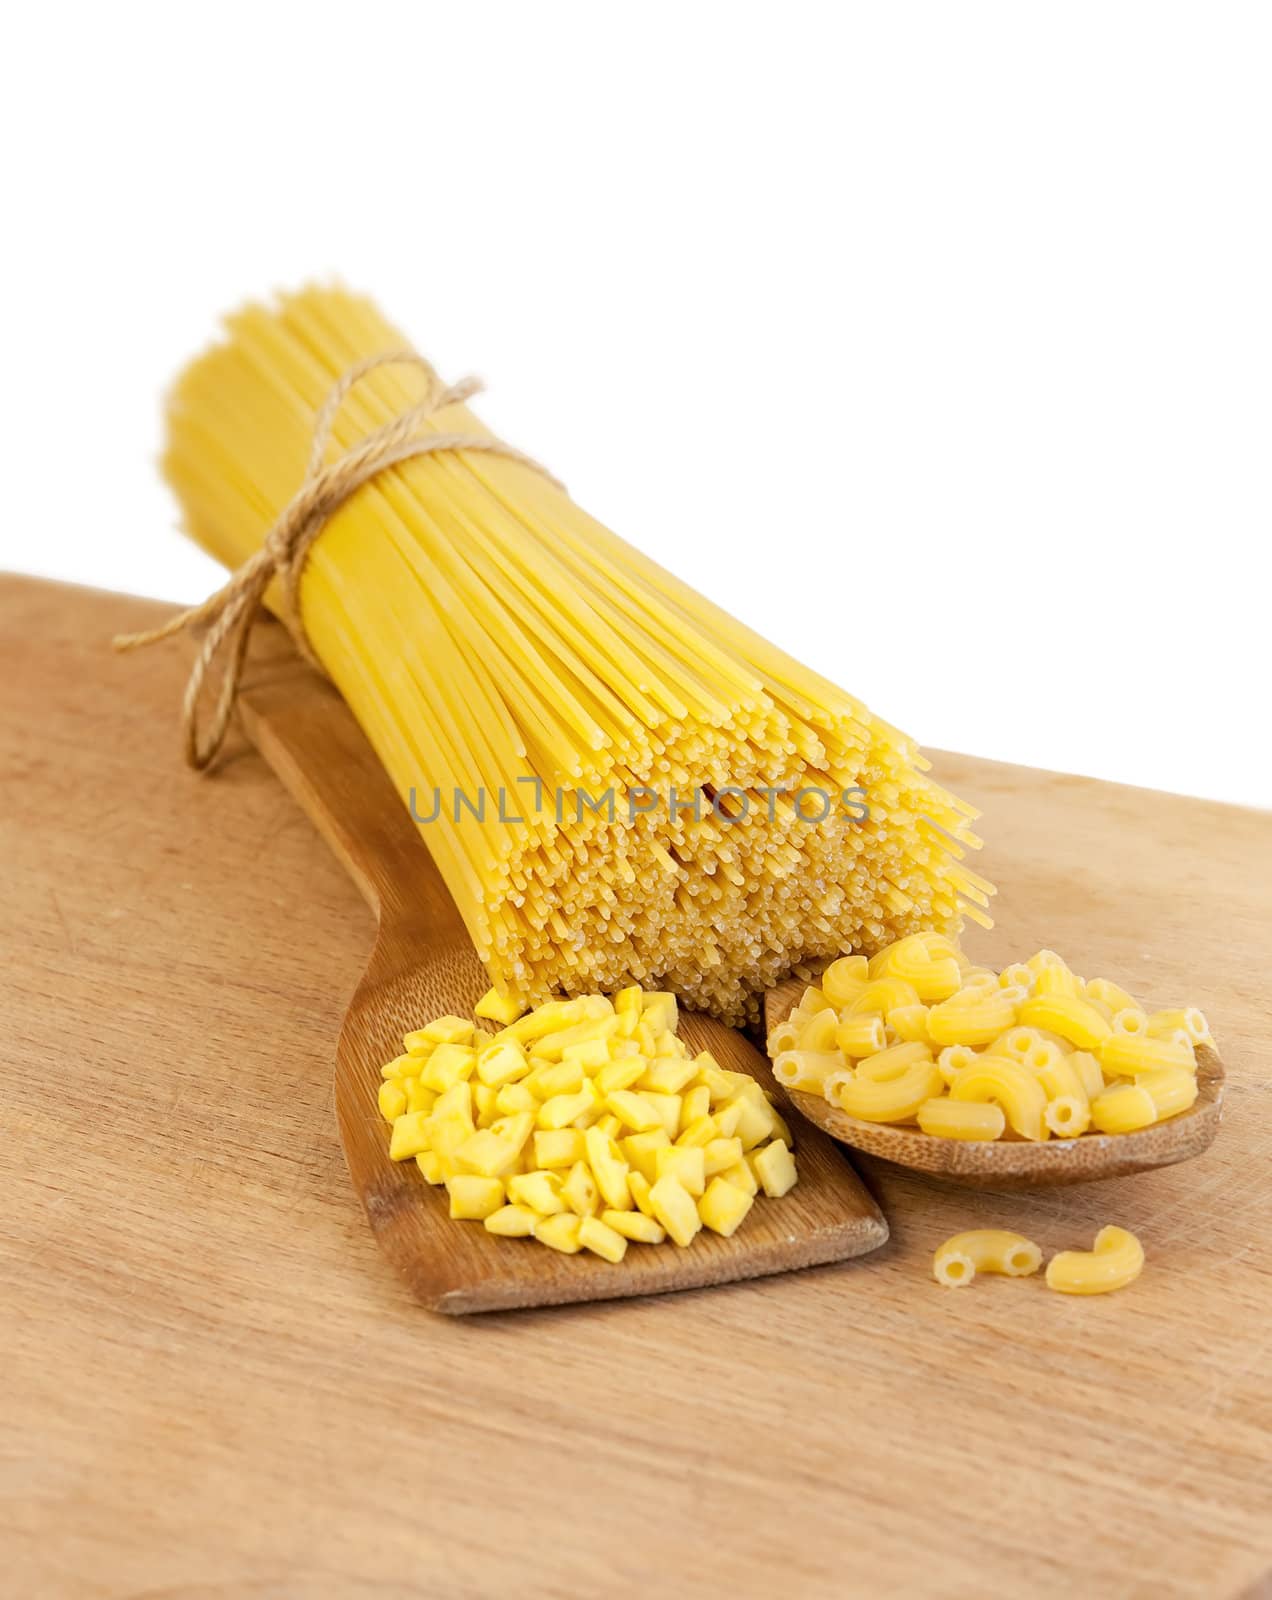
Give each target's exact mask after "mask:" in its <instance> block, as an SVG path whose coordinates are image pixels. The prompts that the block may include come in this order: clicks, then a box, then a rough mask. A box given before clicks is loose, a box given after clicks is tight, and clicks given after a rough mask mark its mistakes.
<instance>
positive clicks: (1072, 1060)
mask: <svg viewBox="0 0 1272 1600" xmlns="http://www.w3.org/2000/svg"><path fill="white" fill-rule="evenodd" d="M1069 1065H1070V1066H1071V1067H1072V1068H1073V1070H1074V1071H1075V1072H1076V1073H1077V1075H1078V1079H1079V1081H1080V1082H1081V1084H1082V1093H1083V1094H1084V1095H1086V1097H1087V1099H1088V1100H1094V1099H1095V1097H1096V1095H1097V1094H1103V1093H1104V1074H1103V1072H1101V1071H1100V1063H1099V1062H1098V1061H1097V1060H1096V1059H1095V1057H1094V1056H1093V1055H1092V1054H1091V1052H1090V1051H1089V1050H1075V1051H1074V1052H1073V1054H1072V1055H1071V1056H1070V1057H1069Z"/></svg>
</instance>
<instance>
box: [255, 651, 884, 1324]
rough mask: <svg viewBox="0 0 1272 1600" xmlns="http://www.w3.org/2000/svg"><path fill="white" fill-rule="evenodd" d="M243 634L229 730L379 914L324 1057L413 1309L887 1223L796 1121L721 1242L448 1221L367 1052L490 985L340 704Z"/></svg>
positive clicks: (631, 1290)
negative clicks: (598, 1237) (606, 1246)
mask: <svg viewBox="0 0 1272 1600" xmlns="http://www.w3.org/2000/svg"><path fill="white" fill-rule="evenodd" d="M257 633H258V636H259V637H260V638H261V644H260V645H259V646H257V647H255V648H254V650H253V663H252V667H251V670H250V673H249V676H248V679H247V682H246V686H245V687H244V689H243V691H242V693H241V695H240V699H239V705H240V707H241V710H242V715H243V721H244V725H245V727H246V729H247V732H248V734H249V736H250V737H251V739H252V740H253V741H254V743H255V744H256V746H257V748H258V749H259V750H260V752H261V754H262V755H263V756H264V757H265V759H266V760H267V761H268V762H269V764H270V765H271V766H272V767H273V769H274V771H275V772H276V773H277V774H278V776H279V777H280V778H281V779H282V781H283V782H284V784H285V785H286V786H287V788H288V789H289V790H290V791H291V793H292V794H293V795H294V796H295V798H296V799H297V800H298V801H299V802H300V804H301V806H302V807H303V808H304V810H305V811H306V812H307V813H308V814H309V816H310V818H311V819H312V820H313V822H314V823H315V824H316V825H317V827H318V830H319V832H320V833H321V834H322V835H323V837H324V838H325V839H326V840H327V842H328V844H330V846H331V847H332V849H333V850H334V851H335V853H336V855H337V856H338V857H339V858H340V860H341V861H343V862H344V864H345V866H346V867H347V868H348V870H349V872H350V874H351V875H352V876H353V878H354V881H355V882H356V883H357V885H358V887H359V888H360V889H361V890H362V893H363V894H364V896H365V897H366V899H367V900H368V901H369V902H370V904H371V906H372V908H373V909H374V910H375V912H376V913H377V916H378V921H379V930H378V936H377V938H376V942H375V946H374V948H373V950H372V952H371V958H370V961H369V963H368V965H367V969H366V972H365V973H364V974H363V978H362V982H361V983H360V984H359V986H358V989H357V991H356V993H355V994H354V997H353V1000H352V1002H351V1004H350V1006H349V1010H348V1012H347V1013H346V1016H345V1019H344V1026H343V1028H342V1030H341V1034H340V1042H339V1044H338V1046H337V1050H336V1084H335V1088H336V1115H337V1119H338V1122H339V1127H340V1139H341V1143H342V1144H343V1146H344V1153H345V1160H346V1161H347V1163H348V1166H349V1175H350V1177H351V1178H352V1179H353V1186H354V1188H355V1189H356V1190H357V1192H358V1196H359V1198H360V1199H361V1201H362V1204H363V1206H364V1207H365V1209H366V1214H367V1219H368V1221H369V1222H370V1224H371V1229H372V1232H373V1233H374V1234H375V1237H376V1239H377V1240H378V1241H379V1244H380V1246H381V1248H382V1249H383V1250H384V1251H385V1253H386V1254H387V1255H388V1257H389V1259H390V1260H391V1261H392V1262H393V1263H394V1265H395V1266H396V1267H397V1268H398V1270H399V1271H400V1272H401V1273H402V1274H403V1276H404V1277H405V1278H406V1280H407V1283H408V1284H409V1285H410V1287H411V1289H412V1290H413V1292H414V1293H415V1294H416V1295H417V1296H418V1297H419V1299H420V1300H422V1301H423V1302H424V1304H425V1305H427V1306H429V1307H431V1308H432V1309H433V1310H435V1311H444V1312H449V1313H452V1314H461V1313H465V1312H471V1311H496V1310H507V1309H513V1308H516V1307H520V1306H542V1305H555V1304H561V1303H564V1302H566V1301H576V1300H602V1299H610V1298H615V1297H618V1296H623V1295H634V1294H657V1293H661V1292H662V1291H664V1290H668V1289H689V1288H697V1287H700V1286H702V1285H704V1284H712V1283H727V1282H730V1281H732V1280H734V1279H739V1278H755V1277H761V1276H763V1275H764V1274H766V1273H772V1272H785V1271H787V1270H788V1269H790V1268H793V1267H808V1266H814V1265H817V1264H819V1263H823V1262H828V1261H842V1260H845V1259H847V1258H848V1257H850V1256H857V1255H861V1254H864V1253H865V1252H866V1251H869V1250H874V1249H876V1248H877V1247H878V1246H879V1245H881V1244H883V1243H884V1242H885V1240H886V1239H887V1237H888V1226H887V1223H886V1222H885V1221H884V1219H883V1215H882V1213H881V1212H880V1210H879V1208H878V1206H877V1205H876V1204H875V1202H874V1200H873V1199H872V1198H871V1197H870V1195H869V1194H868V1193H867V1191H866V1190H865V1189H864V1188H863V1187H862V1184H861V1182H860V1180H859V1179H858V1177H857V1175H856V1173H855V1172H854V1171H853V1170H852V1168H851V1167H850V1166H849V1165H848V1162H847V1160H846V1159H845V1158H844V1156H843V1154H842V1152H841V1151H839V1150H837V1149H836V1148H835V1146H834V1145H833V1144H832V1143H831V1141H830V1140H829V1139H827V1138H826V1137H825V1136H824V1135H823V1134H821V1133H819V1132H818V1131H817V1129H815V1128H812V1127H809V1126H807V1125H806V1124H805V1123H803V1122H802V1121H800V1119H799V1118H798V1117H795V1118H794V1122H795V1128H794V1132H795V1139H796V1146H797V1161H798V1164H799V1182H798V1184H797V1185H796V1186H795V1188H794V1189H793V1190H792V1191H791V1192H790V1193H789V1194H788V1195H785V1196H784V1197H783V1198H782V1199H781V1200H765V1199H763V1198H761V1199H760V1200H759V1201H757V1203H756V1205H755V1206H754V1208H753V1209H752V1211H751V1213H750V1215H749V1216H748V1217H747V1218H746V1220H745V1221H744V1222H743V1224H742V1226H741V1227H740V1228H739V1230H738V1232H737V1233H736V1234H734V1235H733V1237H732V1238H731V1239H722V1238H720V1237H719V1236H718V1235H716V1234H712V1233H709V1232H707V1231H706V1230H704V1231H703V1232H702V1233H701V1234H699V1235H698V1237H697V1238H696V1239H695V1240H694V1242H693V1244H692V1245H690V1247H689V1248H688V1249H685V1250H682V1249H680V1248H678V1247H677V1246H675V1245H673V1244H671V1243H667V1244H662V1245H655V1246H648V1245H633V1246H632V1247H631V1248H630V1249H629V1250H628V1252H627V1255H626V1257H625V1259H624V1260H623V1261H622V1262H621V1263H620V1264H619V1265H617V1266H614V1265H611V1264H610V1263H609V1262H606V1261H602V1260H600V1259H599V1258H598V1257H596V1256H594V1255H592V1254H590V1253H589V1252H583V1253H581V1254H579V1255H574V1256H566V1255H561V1254H559V1253H558V1252H556V1251H554V1250H549V1249H546V1248H545V1247H544V1246H543V1245H539V1244H535V1243H534V1242H533V1240H526V1239H499V1238H496V1237H494V1236H493V1235H491V1234H488V1233H486V1232H485V1230H484V1229H483V1228H482V1227H481V1226H480V1225H479V1224H477V1223H472V1222H454V1221H452V1220H451V1218H450V1217H449V1216H448V1214H447V1197H446V1191H445V1189H442V1188H430V1187H429V1185H428V1184H427V1183H425V1181H424V1179H423V1178H422V1176H421V1175H420V1173H419V1171H418V1170H417V1168H416V1166H415V1163H414V1162H413V1161H407V1162H401V1163H397V1162H392V1161H390V1160H389V1155H388V1129H387V1127H386V1125H385V1123H384V1121H383V1119H382V1118H381V1116H380V1114H379V1111H378V1109H377V1106H376V1094H377V1092H378V1090H379V1087H380V1081H381V1080H380V1065H381V1063H382V1062H384V1061H387V1060H389V1059H390V1058H391V1057H393V1056H395V1055H397V1054H398V1053H399V1052H400V1050H401V1038H402V1035H403V1034H404V1033H406V1032H408V1031H409V1030H411V1029H412V1028H418V1027H420V1026H422V1025H423V1024H424V1023H425V1022H428V1021H429V1020H430V1019H431V1018H433V1017H435V1016H439V1015H442V1014H444V1013H448V1012H457V1013H459V1014H460V1015H463V1016H467V1015H471V1013H472V1008H473V1005H474V1003H475V1002H476V1001H477V1000H478V998H479V997H480V996H481V995H482V994H483V993H484V992H485V990H486V989H487V988H488V987H489V983H488V980H487V978H486V975H485V972H484V971H483V969H482V966H481V963H480V962H479V961H478V959H477V955H476V953H475V951H474V950H473V947H472V945H471V943H470V941H469V938H468V934H467V932H466V930H465V928H464V925H463V922H462V921H461V919H460V916H459V913H458V911H457V910H456V909H455V905H454V903H453V901H452V900H451V898H450V896H449V894H448V893H447V891H446V887H445V885H444V883H443V882H442V879H441V876H440V874H439V873H438V871H437V869H436V867H434V865H433V862H432V858H431V857H430V856H429V853H428V851H427V850H426V849H425V847H424V845H423V843H422V842H421V839H420V833H419V830H418V828H417V827H416V825H415V824H414V823H413V822H412V821H411V820H410V817H409V815H408V813H407V811H406V808H405V807H404V806H403V804H402V802H401V800H400V799H399V798H398V795H397V793H396V791H395V790H394V788H393V786H392V784H391V783H390V781H389V779H388V777H387V775H386V773H385V772H384V769H383V768H382V767H381V765H380V763H379V761H378V760H377V759H376V756H375V753H374V752H373V751H372V749H371V747H370V745H369V744H368V743H367V741H366V739H365V737H364V736H363V734H362V731H361V730H360V728H359V727H358V725H357V723H356V722H355V720H354V718H353V715H352V713H351V712H350V711H349V709H348V707H347V706H346V705H345V703H344V701H343V700H342V699H341V698H340V696H339V695H338V694H337V693H336V691H335V690H334V689H333V688H332V687H331V685H330V684H328V683H326V682H325V681H324V680H323V679H321V678H320V677H319V676H318V675H317V674H316V673H315V672H313V671H311V670H310V669H309V668H308V667H306V666H304V665H303V664H302V663H301V661H300V660H299V658H298V657H297V656H296V654H295V652H294V650H293V649H292V647H291V646H290V644H289V643H288V642H287V640H286V635H285V634H284V633H283V630H282V629H281V628H276V627H269V628H265V627H262V628H259V629H258V630H257ZM680 1031H681V1034H682V1036H683V1037H684V1038H685V1039H686V1040H688V1042H689V1043H690V1045H691V1046H692V1047H693V1048H694V1049H695V1050H710V1051H711V1053H712V1054H713V1055H714V1056H715V1058H716V1060H717V1061H719V1063H720V1064H721V1066H723V1067H728V1068H731V1069H733V1070H734V1071H745V1072H749V1073H751V1074H752V1075H753V1076H754V1077H756V1078H758V1079H759V1080H760V1082H761V1083H763V1084H764V1086H765V1088H766V1089H770V1090H776V1088H777V1086H776V1084H775V1083H774V1081H773V1078H772V1076H771V1074H770V1072H769V1069H768V1064H767V1062H766V1061H765V1060H764V1058H763V1056H761V1055H760V1053H759V1052H758V1051H757V1050H756V1049H755V1048H754V1047H753V1046H752V1045H751V1044H750V1043H749V1042H748V1041H747V1040H746V1039H745V1038H744V1037H743V1036H742V1035H741V1034H739V1033H736V1032H734V1031H733V1030H732V1029H731V1028H726V1027H724V1026H723V1025H722V1024H721V1023H718V1022H714V1021H712V1020H711V1019H710V1018H709V1017H704V1016H700V1015H696V1014H694V1013H686V1014H684V1015H683V1016H682V1019H681V1026H680ZM777 1092H778V1093H779V1094H780V1091H777ZM783 1099H784V1097H783ZM786 1110H787V1106H786V1105H785V1104H784V1105H783V1112H784V1113H785V1112H786Z"/></svg>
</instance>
